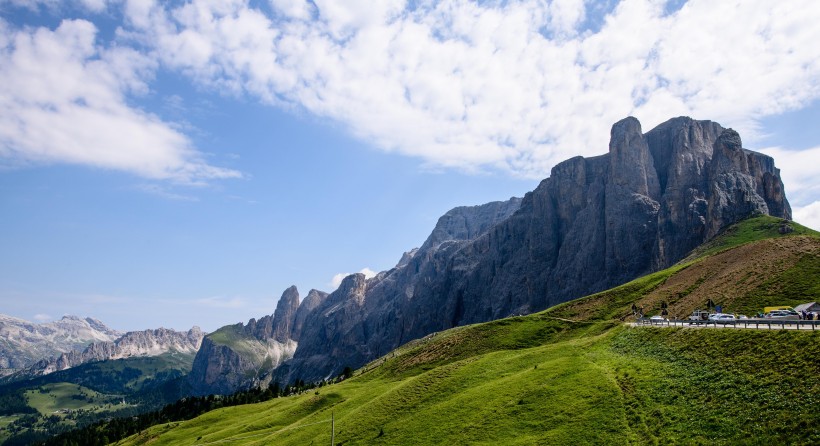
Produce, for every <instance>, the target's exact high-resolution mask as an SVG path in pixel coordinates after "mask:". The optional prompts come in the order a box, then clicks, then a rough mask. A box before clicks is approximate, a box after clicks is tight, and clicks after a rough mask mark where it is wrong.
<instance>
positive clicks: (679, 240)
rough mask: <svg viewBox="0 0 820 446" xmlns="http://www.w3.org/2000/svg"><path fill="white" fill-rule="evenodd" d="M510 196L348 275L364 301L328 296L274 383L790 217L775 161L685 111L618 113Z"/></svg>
mask: <svg viewBox="0 0 820 446" xmlns="http://www.w3.org/2000/svg"><path fill="white" fill-rule="evenodd" d="M510 206H511V207H515V211H514V212H513V213H511V215H508V216H505V218H500V219H498V220H497V221H495V222H493V223H492V224H489V225H486V226H484V227H482V228H481V229H480V230H477V231H473V232H471V231H469V230H462V229H461V228H465V227H468V226H467V225H465V224H460V223H453V221H454V220H455V221H456V222H457V219H454V218H453V217H452V215H451V214H450V213H448V216H445V217H447V218H444V217H443V219H444V220H445V224H443V225H437V227H436V229H435V230H434V231H433V234H431V237H430V239H428V241H427V242H425V244H424V245H423V246H422V249H419V250H418V252H416V253H415V254H414V255H412V256H411V257H410V258H408V256H404V258H403V259H402V261H401V262H400V264H399V265H398V266H397V267H396V268H394V269H392V270H390V271H387V272H384V273H380V274H379V275H377V276H376V277H375V278H373V279H371V280H369V281H363V280H362V278H355V279H351V280H352V281H351V282H350V285H351V286H352V285H354V284H355V287H353V288H354V289H355V290H356V291H355V293H354V294H355V295H356V297H355V298H351V297H347V296H346V295H347V294H348V293H350V290H351V288H350V287H348V288H346V289H342V288H340V290H337V291H336V292H335V293H333V294H331V295H330V297H328V300H327V302H326V303H325V304H324V306H323V307H322V308H318V309H317V311H316V312H315V313H314V314H313V315H311V316H310V317H309V318H308V320H307V321H306V324H305V329H304V331H303V333H302V335H301V336H302V338H301V341H300V345H299V348H298V349H297V350H296V353H295V355H294V358H293V360H291V361H289V362H288V363H287V364H286V365H285V366H284V367H281V368H280V370H278V371H277V372H276V379H278V380H280V381H282V382H289V380H292V379H293V378H296V377H298V378H301V379H306V380H309V379H319V378H323V377H326V376H330V375H334V374H336V373H338V372H339V371H340V370H341V368H343V367H344V366H352V367H358V366H361V365H363V364H364V363H366V362H367V361H369V360H372V359H374V358H376V357H378V356H380V355H383V354H385V353H387V352H389V351H390V350H392V349H394V348H396V347H397V346H399V345H401V344H403V343H405V342H407V341H409V340H411V339H415V338H419V337H422V336H424V335H426V334H429V333H431V332H435V331H439V330H444V329H447V328H450V327H453V326H457V325H463V324H468V323H475V322H482V321H488V320H492V319H497V318H501V317H505V316H509V315H511V314H524V313H530V312H534V311H539V310H542V309H545V308H548V307H550V306H553V305H556V304H558V303H561V302H565V301H567V300H571V299H574V298H577V297H581V296H584V295H587V294H591V293H594V292H597V291H601V290H604V289H607V288H610V287H613V286H616V285H619V284H621V283H624V282H626V281H629V280H631V279H634V278H636V277H639V276H641V275H644V274H647V273H650V272H653V271H656V270H658V269H661V268H664V267H666V266H669V265H671V264H674V263H675V262H677V261H678V260H680V259H681V258H683V257H684V256H685V255H686V253H688V252H689V251H691V250H692V249H693V248H695V247H696V246H698V245H700V244H701V243H703V242H705V241H707V240H709V239H710V238H711V237H713V236H714V235H715V234H716V233H717V232H718V231H720V229H721V228H723V227H725V226H727V225H729V224H731V223H734V222H736V221H739V220H741V219H743V218H746V217H749V216H751V215H755V214H758V213H764V214H771V215H775V216H778V217H783V218H786V219H789V218H791V211H790V208H789V205H788V202H787V201H786V198H785V195H784V194H783V185H782V182H781V181H780V176H779V171H778V170H777V169H776V168H775V167H774V163H773V161H772V160H771V158H769V157H767V156H765V155H762V154H759V153H755V152H751V151H748V150H745V149H742V148H741V144H740V140H739V137H737V133H736V132H734V131H732V130H727V129H723V128H722V127H721V126H720V125H718V124H716V123H714V122H710V121H695V120H693V119H690V118H686V117H681V118H675V119H672V120H670V121H668V122H666V123H664V124H661V125H660V126H658V127H656V128H655V129H653V130H651V131H649V132H647V133H646V134H644V133H643V132H642V129H641V126H640V123H639V122H638V120H637V119H635V118H626V119H624V120H622V121H620V122H618V123H616V124H615V125H613V127H612V132H611V140H610V145H609V153H607V154H605V155H601V156H597V157H592V158H582V157H575V158H572V159H569V160H567V161H565V162H562V163H560V164H558V165H556V166H555V167H554V168H553V169H552V172H551V175H550V177H549V178H547V179H546V180H544V181H543V182H541V184H540V185H539V186H538V187H537V188H536V189H535V190H534V191H533V192H531V193H528V194H527V195H526V196H525V197H524V199H523V200H521V201H520V204H519V203H514V204H511V205H510ZM479 208H480V207H479ZM452 212H454V213H455V214H456V215H459V214H458V213H457V212H456V210H454V211H452ZM502 214H504V213H502ZM440 223H442V221H441V220H440ZM442 234H444V235H442ZM450 235H452V236H450ZM331 309H336V311H330V310H331Z"/></svg>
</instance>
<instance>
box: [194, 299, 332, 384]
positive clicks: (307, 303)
mask: <svg viewBox="0 0 820 446" xmlns="http://www.w3.org/2000/svg"><path fill="white" fill-rule="evenodd" d="M326 297H327V293H323V292H321V291H317V290H310V292H309V293H308V295H307V297H306V298H305V300H304V301H303V302H300V300H299V291H298V290H297V289H296V287H295V286H291V287H290V288H288V289H286V290H285V292H284V293H282V297H281V298H280V299H279V301H278V303H277V305H276V310H275V311H274V313H273V314H272V315H268V316H264V317H262V318H260V319H259V320H258V321H257V320H255V319H251V320H250V321H248V323H247V324H241V323H239V324H235V325H229V326H225V327H222V328H220V329H219V330H217V331H215V332H214V333H211V334H210V335H208V336H206V337H205V339H204V340H203V342H202V347H201V348H200V349H199V351H198V352H197V355H196V357H195V358H194V364H193V368H192V370H191V373H190V375H189V382H190V384H191V387H192V388H193V390H194V393H196V394H200V395H206V394H211V393H214V394H225V393H232V392H234V391H236V390H238V389H243V388H249V387H252V386H258V385H264V384H266V383H268V382H269V381H270V378H271V375H270V373H271V371H273V370H274V369H275V368H277V367H278V366H279V365H281V364H282V363H283V362H285V361H286V360H288V359H290V358H292V357H293V354H294V352H295V351H296V347H297V345H298V344H297V342H298V339H299V333H301V331H302V328H301V327H302V326H303V325H304V322H305V319H306V317H307V315H308V314H310V313H311V312H312V311H313V310H314V309H315V308H317V307H318V306H319V305H321V304H322V302H323V301H324V300H325V298H326Z"/></svg>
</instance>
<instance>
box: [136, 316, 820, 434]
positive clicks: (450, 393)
mask: <svg viewBox="0 0 820 446" xmlns="http://www.w3.org/2000/svg"><path fill="white" fill-rule="evenodd" d="M508 322H509V323H507V324H499V323H497V322H496V323H488V324H479V325H475V326H470V327H463V328H462V329H461V330H458V331H457V333H455V334H451V333H442V334H440V335H438V336H433V337H431V338H429V339H426V340H425V341H424V342H422V343H418V344H416V345H415V346H413V347H410V348H407V349H404V350H400V351H397V352H396V353H395V355H391V356H389V357H386V358H384V359H383V360H382V361H381V362H380V363H376V364H371V366H370V369H369V370H367V369H364V370H362V371H360V372H359V373H358V374H357V376H355V377H354V378H352V379H350V380H348V381H345V382H343V383H340V384H336V385H333V386H328V387H324V388H321V389H318V390H317V391H316V392H309V393H307V394H304V395H300V396H295V397H288V398H280V399H277V400H273V401H270V402H265V403H260V404H256V405H249V406H239V407H232V408H226V409H221V410H218V411H214V412H211V413H208V414H205V415H203V416H201V417H199V418H196V419H193V420H190V421H186V422H180V423H171V424H165V425H161V426H155V427H153V428H151V429H148V430H146V431H145V432H143V433H142V434H140V435H137V436H135V437H132V438H131V439H129V440H127V441H125V442H123V443H122V444H129V445H138V444H149V443H150V444H156V445H161V444H207V443H209V442H215V441H222V440H231V444H260V445H261V444H294V445H295V444H311V442H314V444H322V443H325V442H326V441H329V437H330V426H329V423H328V420H329V418H330V412H331V411H332V412H333V414H334V418H335V421H336V427H337V430H336V434H335V435H336V441H337V444H338V443H341V444H344V445H351V444H630V443H632V444H673V443H685V444H744V443H748V442H749V441H748V440H749V439H750V438H754V441H753V442H752V443H754V444H763V443H767V442H769V443H772V444H786V443H795V444H813V443H817V442H818V441H820V430H819V429H820V412H818V411H816V410H814V408H815V407H816V405H817V403H820V401H818V395H820V394H818V391H820V381H819V380H818V379H819V378H818V376H820V374H818V372H820V370H818V366H817V363H816V361H815V358H817V357H818V356H817V355H818V354H820V342H818V341H820V333H818V332H814V333H812V332H805V331H804V332H754V331H733V330H725V331H718V330H708V331H707V330H700V331H697V330H684V329H654V328H628V327H624V326H618V327H615V328H610V329H608V330H606V329H605V327H603V325H604V324H603V323H593V324H589V323H587V324H583V323H573V322H568V321H560V320H555V319H552V318H549V317H547V316H546V315H545V314H538V315H532V316H525V317H520V318H514V319H513V320H508ZM539 326H540V327H541V329H542V332H543V333H547V332H549V333H550V334H549V335H546V334H545V335H544V336H543V337H542V338H541V339H540V340H539V341H533V342H531V343H529V344H527V343H523V344H522V343H519V342H518V340H521V339H527V338H528V337H529V335H530V334H532V333H533V332H534V331H535V332H538V331H539ZM599 329H601V330H599ZM454 336H457V339H460V340H463V343H462V342H458V343H456V342H454V341H455V339H454V338H453V337H454ZM492 338H497V339H500V341H499V342H498V343H495V342H494V341H481V339H492ZM456 344H461V345H460V346H456ZM446 351H451V352H455V353H456V355H455V356H453V357H450V356H447V355H442V354H441V353H442V352H446ZM445 357H446V358H449V359H448V360H444V359H443V358H445ZM781 358H782V360H784V361H788V365H787V366H785V367H784V366H783V363H781V362H778V361H780V360H781ZM408 365H409V366H408ZM365 370H366V371H365ZM761 407H765V410H760V408H761ZM750 434H753V437H750V436H749V435H750Z"/></svg>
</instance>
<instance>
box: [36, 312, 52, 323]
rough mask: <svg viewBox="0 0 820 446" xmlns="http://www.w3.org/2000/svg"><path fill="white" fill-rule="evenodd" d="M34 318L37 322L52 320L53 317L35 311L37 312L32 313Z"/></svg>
mask: <svg viewBox="0 0 820 446" xmlns="http://www.w3.org/2000/svg"><path fill="white" fill-rule="evenodd" d="M34 320H35V321H37V322H50V321H53V320H54V318H53V317H51V315H49V314H45V313H37V314H35V315H34Z"/></svg>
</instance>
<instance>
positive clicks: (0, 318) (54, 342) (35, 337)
mask: <svg viewBox="0 0 820 446" xmlns="http://www.w3.org/2000/svg"><path fill="white" fill-rule="evenodd" d="M122 335H123V333H122V332H120V331H117V330H113V329H111V328H109V327H107V326H106V325H105V324H104V323H102V322H101V321H99V320H97V319H94V318H90V317H88V318H85V319H82V318H79V317H77V316H63V318H62V319H60V320H59V321H55V322H48V323H43V324H35V323H32V322H29V321H26V320H23V319H18V318H15V317H11V316H6V315H3V314H0V376H4V375H9V374H11V373H14V372H15V371H20V370H23V369H26V368H28V367H31V366H32V365H34V363H36V362H37V361H40V360H43V359H46V358H50V357H53V356H59V355H61V354H63V353H68V352H71V351H73V350H77V349H80V350H81V349H84V348H85V347H87V346H88V345H89V344H91V343H92V342H111V341H114V340H115V339H117V338H119V337H120V336H122Z"/></svg>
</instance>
